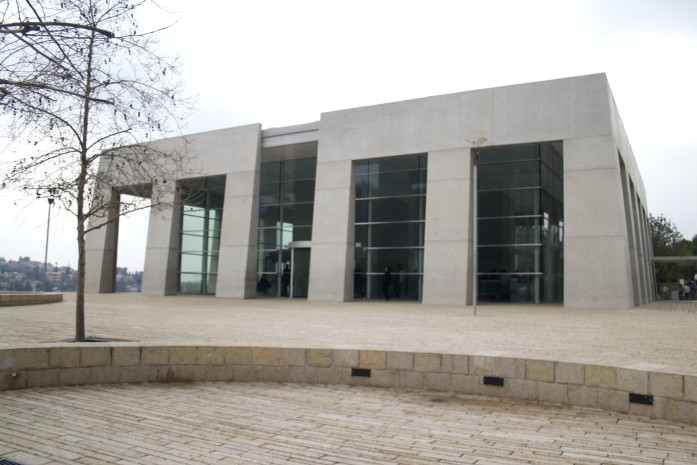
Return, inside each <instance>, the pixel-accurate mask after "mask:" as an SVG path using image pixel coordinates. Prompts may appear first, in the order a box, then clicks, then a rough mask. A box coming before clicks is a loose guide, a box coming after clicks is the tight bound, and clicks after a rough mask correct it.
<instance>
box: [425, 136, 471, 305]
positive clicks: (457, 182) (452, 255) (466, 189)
mask: <svg viewBox="0 0 697 465" xmlns="http://www.w3.org/2000/svg"><path fill="white" fill-rule="evenodd" d="M427 182H428V184H427V188H426V192H427V194H426V236H425V240H424V270H423V271H424V281H423V299H422V300H423V302H424V303H429V304H447V305H465V304H471V303H472V235H471V231H472V225H473V218H472V200H471V199H472V162H471V154H470V149H469V148H466V149H454V150H443V151H438V152H430V153H429V154H428V178H427Z"/></svg>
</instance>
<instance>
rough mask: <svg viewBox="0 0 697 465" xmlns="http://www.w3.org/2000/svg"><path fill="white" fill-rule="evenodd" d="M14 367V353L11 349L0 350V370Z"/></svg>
mask: <svg viewBox="0 0 697 465" xmlns="http://www.w3.org/2000/svg"><path fill="white" fill-rule="evenodd" d="M14 366H15V352H14V350H12V349H0V370H9V369H11V368H14Z"/></svg>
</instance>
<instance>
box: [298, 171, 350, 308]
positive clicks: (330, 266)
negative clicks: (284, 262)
mask: <svg viewBox="0 0 697 465" xmlns="http://www.w3.org/2000/svg"><path fill="white" fill-rule="evenodd" d="M355 196H356V194H355V186H354V175H353V163H352V162H351V160H342V161H333V162H321V161H319V160H318V163H317V177H316V180H315V206H314V214H313V219H312V252H311V256H310V286H309V291H308V300H319V301H330V302H343V301H348V300H351V299H352V298H353V259H354V247H355V231H354V229H355V227H354V223H355V205H354V204H355Z"/></svg>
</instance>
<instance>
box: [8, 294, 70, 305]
mask: <svg viewBox="0 0 697 465" xmlns="http://www.w3.org/2000/svg"><path fill="white" fill-rule="evenodd" d="M62 301H63V294H61V293H60V292H0V307H12V306H15V305H39V304H52V303H54V302H62Z"/></svg>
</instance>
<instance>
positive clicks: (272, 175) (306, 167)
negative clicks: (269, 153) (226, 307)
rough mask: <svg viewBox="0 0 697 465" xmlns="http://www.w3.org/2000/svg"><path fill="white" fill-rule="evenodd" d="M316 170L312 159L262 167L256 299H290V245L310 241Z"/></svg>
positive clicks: (266, 164) (286, 161) (267, 164)
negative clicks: (267, 296) (259, 296)
mask: <svg viewBox="0 0 697 465" xmlns="http://www.w3.org/2000/svg"><path fill="white" fill-rule="evenodd" d="M316 168H317V160H316V159H315V158H304V159H300V160H282V161H274V162H268V163H262V164H261V178H260V181H261V184H260V186H259V236H258V237H259V242H258V244H259V245H258V252H257V294H258V295H269V296H282V297H287V296H288V295H289V292H290V289H289V285H290V259H291V257H290V249H289V245H290V243H291V242H294V241H309V240H311V239H312V214H313V210H314V200H315V171H316Z"/></svg>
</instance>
